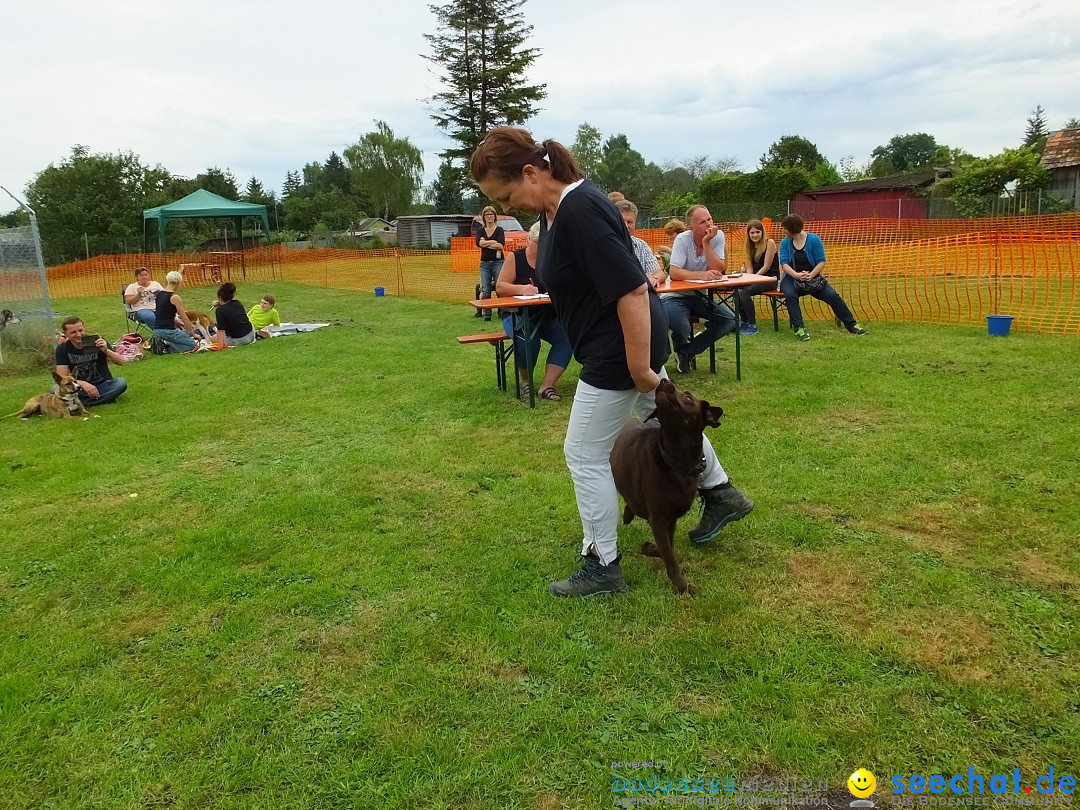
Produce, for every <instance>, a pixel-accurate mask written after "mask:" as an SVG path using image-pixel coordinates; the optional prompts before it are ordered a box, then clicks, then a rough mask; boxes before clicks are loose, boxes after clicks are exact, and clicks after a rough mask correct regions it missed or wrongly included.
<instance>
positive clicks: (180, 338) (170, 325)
mask: <svg viewBox="0 0 1080 810" xmlns="http://www.w3.org/2000/svg"><path fill="white" fill-rule="evenodd" d="M165 281H166V282H167V283H166V284H165V289H164V290H159V291H158V292H156V293H154V312H155V313H156V314H155V316H154V318H155V319H154V337H157V338H161V339H162V340H163V341H164V342H165V349H166V352H167V353H180V352H189V351H191V350H192V349H194V348H195V347H196V346H197V345H198V343H196V341H195V327H194V326H192V325H191V321H190V320H188V316H187V312H186V311H185V310H184V302H183V300H182V299H181V298H180V296H179V294H177V292H176V291H177V290H179V289H180V285H181V284H183V283H184V277H183V276H182V275H180V273H178V272H176V271H175V270H173V271H172V272H170V273H169V275H167V276H165ZM177 321H179V322H180V324H181V325H183V327H184V328H183V329H180V328H179V327H177V325H176V324H177Z"/></svg>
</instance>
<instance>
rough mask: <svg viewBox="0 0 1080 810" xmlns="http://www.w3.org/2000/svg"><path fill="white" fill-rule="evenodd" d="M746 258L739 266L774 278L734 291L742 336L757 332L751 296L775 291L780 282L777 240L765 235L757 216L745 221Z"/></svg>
mask: <svg viewBox="0 0 1080 810" xmlns="http://www.w3.org/2000/svg"><path fill="white" fill-rule="evenodd" d="M746 260H747V261H746V262H745V263H743V266H742V269H743V271H744V272H745V271H746V270H747V269H748V268H747V263H748V264H749V271H750V272H751V273H756V274H758V275H762V276H772V277H773V278H775V279H776V281H763V282H761V283H760V284H751V285H750V286H749V287H742V288H740V289H738V290H736V291H735V300H736V301H737V302H738V304H739V314H740V315H741V316H742V321H743V327H742V329H740V330H739V334H740V335H743V336H747V335H756V334H757V331H758V328H757V312H755V311H754V299H753V296H755V295H760V294H761V293H763V292H769V291H770V290H775V289H776V288H777V286H778V285H779V283H780V253H779V252H778V251H777V249H776V242H774V241H773V240H772V239H770V238H769V237H768V236H766V235H765V226H764V225H763V224H762V222H761V220H760V219H752V220H750V221H749V222H747V223H746Z"/></svg>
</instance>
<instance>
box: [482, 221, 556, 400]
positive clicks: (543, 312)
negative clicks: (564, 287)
mask: <svg viewBox="0 0 1080 810" xmlns="http://www.w3.org/2000/svg"><path fill="white" fill-rule="evenodd" d="M539 240H540V223H539V222H538V223H536V224H535V225H533V226H532V228H530V229H529V238H528V241H527V242H526V243H525V247H523V248H521V249H520V250H515V251H514V252H513V253H511V254H509V255H508V256H507V257H506V261H504V262H503V266H502V270H500V271H499V278H498V279H497V280H496V282H495V293H496V295H498V296H499V297H500V298H503V297H507V296H511V295H536V294H537V293H542V292H547V290H546V289H545V288H544V283H543V282H542V281H541V280H540V279H539V278H538V276H537V274H536V266H535V265H536V249H537V247H538V246H539ZM499 317H500V318H502V322H503V329H505V330H506V334H508V335H513V336H514V365H515V366H517V371H518V379H519V381H520V382H519V384H518V395H519V396H522V397H527V396H528V395H529V371H530V369H527V368H525V338H524V337H523V336H522V335H519V334H516V333H515V332H514V318H513V315H512V314H511V312H510V311H508V310H499ZM529 320H530V322H531V323H532V324H533V325H534V327H535V328H534V331H533V338H532V340H531V341H529V356H530V357H532V358H533V362H534V363H535V362H536V360H537V359H538V358H539V356H540V340H541V339H543V340H546V341H547V342H548V343H550V344H551V349H550V350H549V351H548V357H547V367H546V368H545V369H544V380H543V382H541V383H540V390H539V391H538V392H537V394H538V395H539V396H540V398H541V399H550V400H552V401H554V402H558V401H559V400H561V399H562V397H561V396H559V393H558V392H557V391H556V390H555V383H557V382H558V381H559V377H561V376H562V373H563V372H564V371H566V367H567V366H568V365H569V364H570V358H571V356H572V355H573V350H572V349H571V348H570V341H569V340H567V338H566V333H565V332H563V328H562V326H560V325H559V319H558V318H556V317H555V312H554V310H553V309H552V308H551V307H550V306H543V307H530V308H529Z"/></svg>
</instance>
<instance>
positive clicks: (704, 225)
mask: <svg viewBox="0 0 1080 810" xmlns="http://www.w3.org/2000/svg"><path fill="white" fill-rule="evenodd" d="M686 222H687V225H688V226H689V229H688V230H686V231H684V232H682V233H680V234H679V235H678V236H676V237H675V241H674V242H672V244H671V278H672V279H674V280H676V281H691V280H694V279H700V280H712V279H720V278H722V277H723V275H724V271H725V269H726V267H727V263H726V260H725V258H724V232H723V231H721V230H720V229H719V228H718V227H717V226H716V225H715V224H714V223H713V219H712V214H710V213H709V209H708V208H706V207H705V206H704V205H693V206H691V207H690V209H689V210H688V211H687V212H686ZM660 303H661V304H663V306H664V312H666V313H667V316H668V323H669V324H670V326H671V338H672V343H673V344H674V345H673V348H674V349H675V368H677V369H678V370H679V372H680V373H682V374H685V373H686V372H688V371H689V370H690V369H691V368H693V367H694V366H695V365H696V362H695V360H694V358H695V357H696V356H697V355H699V354H701V352H703V351H705V350H706V349H708V348H709V347H710V346H711V345H712V344H713V343H715V342H716V341H717V340H719V339H720V338H722V337H723V336H724V335H727V334H730V333H731V332H734V331H735V324H736V321H735V313H734V312H732V311H731V310H730V309H729V308H728V307H726V306H724V305H723V304H720V303H717V302H715V301H710V300H709V298H708V296H707V295H706V294H705V293H704V292H685V293H664V294H663V295H661V296H660ZM691 316H697V317H698V318H702V319H704V320H705V331H703V332H701V333H700V334H698V335H696V336H695V337H693V338H691V337H690V318H691Z"/></svg>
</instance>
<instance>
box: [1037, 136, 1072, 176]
mask: <svg viewBox="0 0 1080 810" xmlns="http://www.w3.org/2000/svg"><path fill="white" fill-rule="evenodd" d="M1042 164H1043V166H1045V167H1046V168H1048V169H1063V168H1065V167H1067V166H1080V128H1077V129H1059V130H1058V131H1057V132H1051V133H1050V137H1049V138H1047V139H1046V149H1045V150H1044V151H1043V156H1042Z"/></svg>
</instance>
